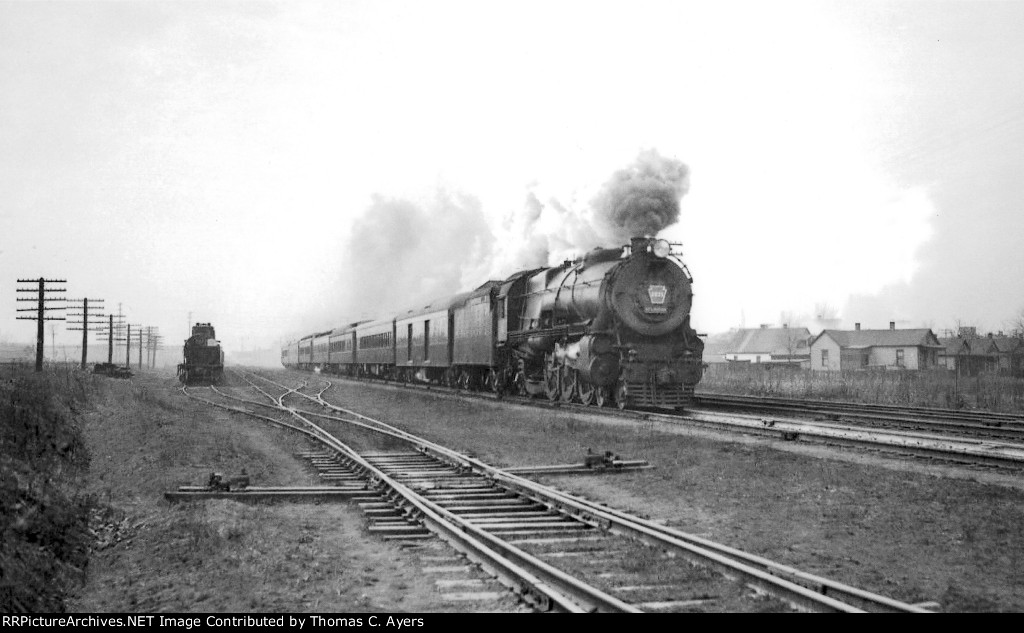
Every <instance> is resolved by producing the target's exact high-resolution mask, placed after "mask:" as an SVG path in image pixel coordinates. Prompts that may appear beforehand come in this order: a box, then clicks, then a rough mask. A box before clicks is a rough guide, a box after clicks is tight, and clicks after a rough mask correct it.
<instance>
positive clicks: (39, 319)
mask: <svg viewBox="0 0 1024 633" xmlns="http://www.w3.org/2000/svg"><path fill="white" fill-rule="evenodd" d="M18 283H19V284H33V283H34V284H39V286H38V288H18V289H17V292H35V293H36V296H35V297H34V298H33V297H25V298H22V297H18V301H34V302H37V303H38V307H36V308H18V310H17V311H18V312H35V313H36V316H34V317H30V316H19V317H17V318H18V319H20V320H22V321H35V322H36V371H43V345H44V340H45V333H44V329H43V322H44V321H63V320H64V317H62V316H61V317H48V316H46V312H47V310H63V309H64V306H52V307H47V306H46V304H47V303H48V302H51V301H58V302H63V301H64V298H63V297H47V296H46V293H48V292H49V293H60V292H67V290H66V289H64V288H47V287H46V284H48V283H49V284H66V283H67V280H66V279H46V278H43V277H40V278H39V279H19V280H18Z"/></svg>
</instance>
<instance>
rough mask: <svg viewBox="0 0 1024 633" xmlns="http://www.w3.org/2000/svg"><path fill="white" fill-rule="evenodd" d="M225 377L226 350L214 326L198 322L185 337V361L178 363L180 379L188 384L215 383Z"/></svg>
mask: <svg viewBox="0 0 1024 633" xmlns="http://www.w3.org/2000/svg"><path fill="white" fill-rule="evenodd" d="M223 377H224V350H222V349H221V346H220V341H218V340H217V334H216V333H215V332H214V329H213V326H212V325H210V324H209V323H196V324H195V325H193V326H192V336H190V337H188V338H187V339H185V361H184V362H183V363H181V364H180V365H178V379H179V380H181V382H183V383H185V384H186V385H195V384H214V383H218V382H220V380H221V379H222V378H223Z"/></svg>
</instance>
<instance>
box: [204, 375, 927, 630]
mask: <svg viewBox="0 0 1024 633" xmlns="http://www.w3.org/2000/svg"><path fill="white" fill-rule="evenodd" d="M245 379H246V381H247V382H248V383H249V384H250V386H251V387H252V388H253V389H255V390H256V391H257V392H259V393H261V394H262V395H263V396H264V398H266V400H267V402H264V401H253V400H249V399H248V398H243V397H241V396H237V395H233V394H230V393H227V392H226V391H223V390H218V389H214V390H213V391H214V392H215V393H217V394H218V395H219V396H220V397H221V398H223V399H227V400H230V401H233V402H236V403H239V404H242V405H244V407H238V406H233V405H231V406H229V405H224V404H218V403H215V402H213V401H212V400H209V399H206V398H203V400H204V401H206V402H209V403H210V404H216V406H222V407H224V408H227V409H229V410H232V411H238V412H241V413H246V414H248V415H253V414H254V412H253V411H252V409H253V408H257V407H259V408H263V409H269V410H270V411H271V412H272V413H274V414H275V416H276V417H271V416H266V415H263V414H255V415H256V416H257V417H260V418H263V419H266V420H270V421H273V422H274V423H275V424H285V425H286V426H289V427H291V428H294V429H296V430H299V431H301V432H303V433H305V434H306V435H307V436H308V437H310V438H313V439H316V440H317V441H318V442H319V443H320V445H321V446H322V448H319V449H317V450H315V451H311V452H309V453H308V454H307V455H306V457H307V458H309V459H310V460H311V461H312V463H313V464H314V465H315V466H316V467H317V468H318V469H320V472H321V476H322V478H324V479H325V480H328V481H336V482H339V483H341V484H343V485H345V486H353V487H360V486H361V487H363V489H364V490H373V491H374V492H376V493H377V495H378V497H377V498H375V499H374V500H364V501H363V503H362V504H361V505H362V506H363V509H364V511H366V512H367V513H368V516H371V517H372V520H373V521H374V527H373V528H371V531H374V532H376V533H378V534H381V535H382V536H383V537H386V538H400V539H401V538H409V539H423V538H430V537H431V534H433V535H437V536H440V537H441V538H443V539H444V540H446V541H448V542H449V543H450V544H451V545H452V546H453V547H455V548H456V549H457V550H459V551H460V552H462V553H464V554H465V555H466V556H467V557H468V558H469V559H470V560H472V561H473V562H475V563H476V564H478V565H480V566H481V567H482V568H483V569H485V570H486V571H487V572H488V573H489V574H491V575H493V576H494V577H495V578H497V579H498V580H499V581H500V582H501V583H502V584H503V585H505V586H506V587H508V588H509V589H511V590H512V591H513V592H515V593H516V594H517V595H520V596H522V597H524V598H525V599H527V600H528V601H529V602H530V603H531V604H533V605H534V606H535V607H537V608H539V609H541V610H547V609H552V610H559V611H570V612H581V611H582V612H588V611H598V612H641V611H673V610H675V611H678V610H706V609H711V610H719V611H721V610H762V609H764V608H765V607H766V606H769V607H771V606H772V605H771V604H769V605H766V604H765V603H764V600H765V598H763V597H762V596H765V595H767V596H772V597H773V599H776V600H780V601H781V603H780V604H778V605H774V606H775V607H780V608H794V609H798V610H806V611H832V612H856V611H896V612H926V609H924V608H921V607H919V606H914V605H909V604H905V603H901V602H899V601H896V600H892V599H890V598H887V597H884V596H879V595H876V594H873V593H870V592H867V591H863V590H860V589H857V588H854V587H849V586H846V585H844V584H842V583H838V582H835V581H831V580H829V579H825V578H822V577H819V576H815V575H812V574H808V573H804V572H801V571H799V570H796V569H793V568H791V567H788V566H785V565H780V564H778V563H774V562H772V561H769V560H767V559H763V558H761V557H758V556H754V555H752V554H748V553H745V552H741V551H739V550H735V549H733V548H729V547H727V546H724V545H721V544H717V543H714V542H712V541H710V540H707V539H703V538H700V537H697V536H694V535H689V534H686V533H683V532H679V531H677V530H673V529H671V528H668V527H666V526H662V525H659V524H657V523H654V522H651V521H648V520H645V519H642V518H639V517H635V516H631V515H629V514H627V513H624V512H620V511H617V510H614V509H610V508H607V507H605V506H602V505H600V504H597V503H595V502H592V501H589V500H586V499H583V498H580V497H576V496H573V495H569V494H567V493H564V492H562V491H559V490H556V489H553V488H550V487H547V486H543V485H540V484H538V483H536V482H533V481H531V480H529V479H526V478H523V477H520V476H517V475H515V474H513V473H510V472H508V471H503V470H501V469H497V468H494V467H492V466H490V465H487V464H485V463H483V462H481V461H479V460H477V459H475V458H473V457H470V456H467V455H462V454H460V453H458V452H456V451H453V450H451V449H449V448H446V447H443V446H440V445H438V444H435V443H433V442H430V441H428V440H425V439H423V438H419V437H416V436H414V435H412V434H410V433H408V432H406V431H403V430H401V429H398V428H396V427H394V426H391V425H387V424H385V423H383V422H381V421H379V420H374V419H371V418H369V417H367V416H364V415H361V414H359V413H357V412H355V411H350V410H347V409H344V408H342V407H339V406H337V405H335V404H333V403H331V402H328V401H327V400H325V399H324V397H323V394H324V392H325V391H326V390H327V389H329V388H330V386H331V383H330V382H329V381H324V386H323V387H322V388H321V389H320V390H319V391H318V392H316V393H313V394H310V393H304V392H303V389H304V386H300V387H289V386H287V385H284V384H281V383H278V382H276V381H273V380H271V379H269V378H266V377H262V376H260V377H259V379H260V381H261V383H266V384H257V383H255V382H253V381H252V380H251V379H249V378H248V377H246V378H245ZM267 384H269V385H272V386H273V388H276V389H275V393H270V392H269V391H268V390H270V389H272V387H268V386H267ZM277 392H279V393H277ZM187 393H189V395H191V396H192V397H197V398H198V397H199V396H197V395H195V394H192V393H190V392H187ZM286 399H288V402H289V404H286V403H285V400H286ZM283 416H287V417H289V418H293V419H294V420H297V422H294V421H283V420H281V419H280V418H281V417H283ZM313 418H315V419H316V422H314V421H313ZM325 427H331V428H332V429H334V428H336V429H338V430H341V429H347V431H348V432H352V429H356V430H357V431H358V432H361V433H368V434H374V435H377V436H380V437H383V438H386V439H387V441H388V442H389V443H390V445H392V446H393V445H394V443H395V442H396V441H401V442H403V443H405V444H406V447H405V448H403V449H400V450H396V449H394V448H391V449H390V450H384V451H381V450H373V451H365V450H364V451H362V452H358V451H356V450H354V449H352V448H351V447H350V446H348V445H346V444H344V443H342V442H341V441H340V440H339V439H337V437H335V436H334V435H333V433H332V432H329V431H328V430H327V429H326V428H325ZM428 532H429V533H428ZM712 570H713V571H712ZM584 579H585V580H584ZM737 581H738V582H737ZM748 588H753V589H754V590H755V593H751V592H750V591H749V590H748Z"/></svg>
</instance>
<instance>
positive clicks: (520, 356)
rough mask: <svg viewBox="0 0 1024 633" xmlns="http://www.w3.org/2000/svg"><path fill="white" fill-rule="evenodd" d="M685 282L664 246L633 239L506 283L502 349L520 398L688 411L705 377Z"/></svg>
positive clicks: (690, 292)
mask: <svg viewBox="0 0 1024 633" xmlns="http://www.w3.org/2000/svg"><path fill="white" fill-rule="evenodd" d="M692 281H693V280H692V277H691V276H690V274H689V272H688V270H687V269H686V266H685V265H684V264H683V263H682V261H681V260H680V259H679V258H678V256H676V255H675V254H674V253H673V252H672V247H671V245H670V244H669V243H668V242H666V241H665V240H658V239H653V238H648V237H638V238H634V239H633V240H632V241H631V243H630V245H629V246H628V247H625V248H616V249H595V250H594V251H591V252H590V253H589V254H588V255H587V256H585V257H583V258H582V259H580V260H578V261H574V262H565V264H563V265H562V266H560V267H555V268H548V269H543V270H541V271H539V272H535V273H533V274H530V275H526V276H523V277H521V278H518V279H516V280H514V281H512V282H510V283H509V284H507V285H506V287H504V288H503V289H502V295H504V297H503V300H504V301H505V302H506V306H507V308H508V316H509V319H508V324H507V327H508V331H507V333H506V336H505V340H504V344H505V346H507V349H508V350H509V351H510V352H511V358H513V359H515V360H514V362H515V367H514V371H515V374H514V375H515V381H516V383H517V384H518V388H519V390H520V391H523V390H525V391H527V392H529V393H534V394H537V393H539V392H543V393H545V394H546V395H547V396H548V397H549V398H551V399H555V398H560V399H563V400H566V401H569V400H574V399H576V400H580V401H582V402H583V403H585V404H589V403H590V402H592V401H596V402H597V404H599V405H602V406H603V404H604V402H605V401H606V400H612V399H613V400H614V401H615V402H616V403H617V404H618V406H619V407H623V408H624V407H629V406H661V407H666V406H667V407H679V406H682V405H684V404H686V403H687V402H689V400H690V398H692V396H693V388H694V386H695V385H696V384H697V383H698V382H699V381H700V378H701V375H702V372H703V359H702V356H703V349H704V344H703V342H702V341H701V340H700V339H699V338H698V336H697V333H696V332H695V331H694V330H693V328H692V327H690V307H691V305H692V300H693V289H692ZM501 338H502V337H501V333H499V340H501Z"/></svg>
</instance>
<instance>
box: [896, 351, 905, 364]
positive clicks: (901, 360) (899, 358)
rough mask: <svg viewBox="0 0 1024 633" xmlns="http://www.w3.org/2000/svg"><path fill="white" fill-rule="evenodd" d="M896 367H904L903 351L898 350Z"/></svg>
mask: <svg viewBox="0 0 1024 633" xmlns="http://www.w3.org/2000/svg"><path fill="white" fill-rule="evenodd" d="M896 366H897V367H903V350H901V349H898V350H896Z"/></svg>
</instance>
